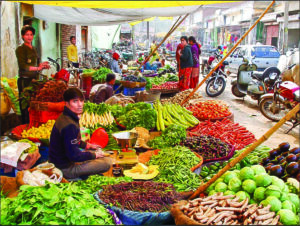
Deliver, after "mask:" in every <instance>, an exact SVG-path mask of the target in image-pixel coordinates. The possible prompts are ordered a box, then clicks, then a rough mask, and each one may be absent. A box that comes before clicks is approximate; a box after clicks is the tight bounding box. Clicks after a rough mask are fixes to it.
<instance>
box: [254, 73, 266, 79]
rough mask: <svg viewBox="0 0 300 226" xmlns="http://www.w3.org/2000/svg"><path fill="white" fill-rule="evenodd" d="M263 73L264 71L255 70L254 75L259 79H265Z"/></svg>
mask: <svg viewBox="0 0 300 226" xmlns="http://www.w3.org/2000/svg"><path fill="white" fill-rule="evenodd" d="M263 73H264V72H263V71H254V72H253V74H252V76H253V77H255V78H257V79H259V80H263Z"/></svg>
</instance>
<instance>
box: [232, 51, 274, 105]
mask: <svg viewBox="0 0 300 226" xmlns="http://www.w3.org/2000/svg"><path fill="white" fill-rule="evenodd" d="M254 58H255V56H254V57H253V58H252V59H250V60H248V59H246V58H245V57H244V59H243V63H242V64H241V65H240V66H239V69H238V74H237V78H236V79H233V80H232V81H231V85H232V86H231V92H232V94H233V95H234V96H236V97H245V96H246V95H249V96H250V97H251V98H252V99H254V100H257V101H258V102H259V99H260V97H261V95H263V94H265V93H272V92H273V86H274V84H275V82H276V80H277V79H278V78H279V75H280V71H279V70H278V69H277V68H273V67H269V68H266V69H265V70H264V71H263V72H259V71H256V70H257V66H256V65H255V64H254V63H252V60H253V59H254Z"/></svg>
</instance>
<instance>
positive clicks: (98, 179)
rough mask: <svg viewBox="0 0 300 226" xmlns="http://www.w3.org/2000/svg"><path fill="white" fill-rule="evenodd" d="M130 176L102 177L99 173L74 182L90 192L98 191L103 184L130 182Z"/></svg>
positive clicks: (81, 188)
mask: <svg viewBox="0 0 300 226" xmlns="http://www.w3.org/2000/svg"><path fill="white" fill-rule="evenodd" d="M132 181H133V180H132V178H131V177H104V176H100V175H92V176H89V178H88V179H87V180H80V181H77V182H75V184H76V185H77V186H78V187H79V188H80V190H84V191H86V192H88V193H90V194H93V193H95V192H96V191H99V190H100V189H101V188H102V186H104V185H115V184H119V183H122V182H132Z"/></svg>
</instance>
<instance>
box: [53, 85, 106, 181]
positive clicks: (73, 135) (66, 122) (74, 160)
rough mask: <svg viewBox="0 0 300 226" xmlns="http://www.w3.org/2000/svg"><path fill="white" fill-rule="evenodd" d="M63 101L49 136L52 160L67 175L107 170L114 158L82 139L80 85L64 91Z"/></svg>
mask: <svg viewBox="0 0 300 226" xmlns="http://www.w3.org/2000/svg"><path fill="white" fill-rule="evenodd" d="M64 101H65V102H66V106H65V108H64V111H63V113H62V114H61V115H60V116H59V117H58V119H57V120H56V122H55V124H54V126H53V129H52V132H51V136H50V148H49V162H51V163H53V164H54V165H55V166H56V167H57V168H59V169H60V170H61V171H62V172H63V175H64V177H65V178H67V179H73V178H78V177H86V176H89V175H93V174H101V173H104V172H106V171H108V170H109V169H110V167H111V158H108V157H104V155H103V152H102V151H101V148H100V147H99V146H97V145H94V144H90V143H85V142H83V141H82V140H81V135H80V127H79V117H80V115H81V114H82V112H83V104H84V96H83V94H82V92H81V91H80V90H79V89H77V88H69V89H67V90H66V91H65V92H64ZM80 148H82V149H85V150H84V151H82V150H80ZM89 149H96V151H88V150H89Z"/></svg>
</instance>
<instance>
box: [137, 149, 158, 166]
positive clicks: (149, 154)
mask: <svg viewBox="0 0 300 226" xmlns="http://www.w3.org/2000/svg"><path fill="white" fill-rule="evenodd" d="M158 151H159V150H158V149H156V150H154V151H151V150H149V151H146V152H144V153H141V154H139V162H140V163H143V164H145V163H147V162H149V160H150V159H151V157H152V156H153V155H157V154H158Z"/></svg>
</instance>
